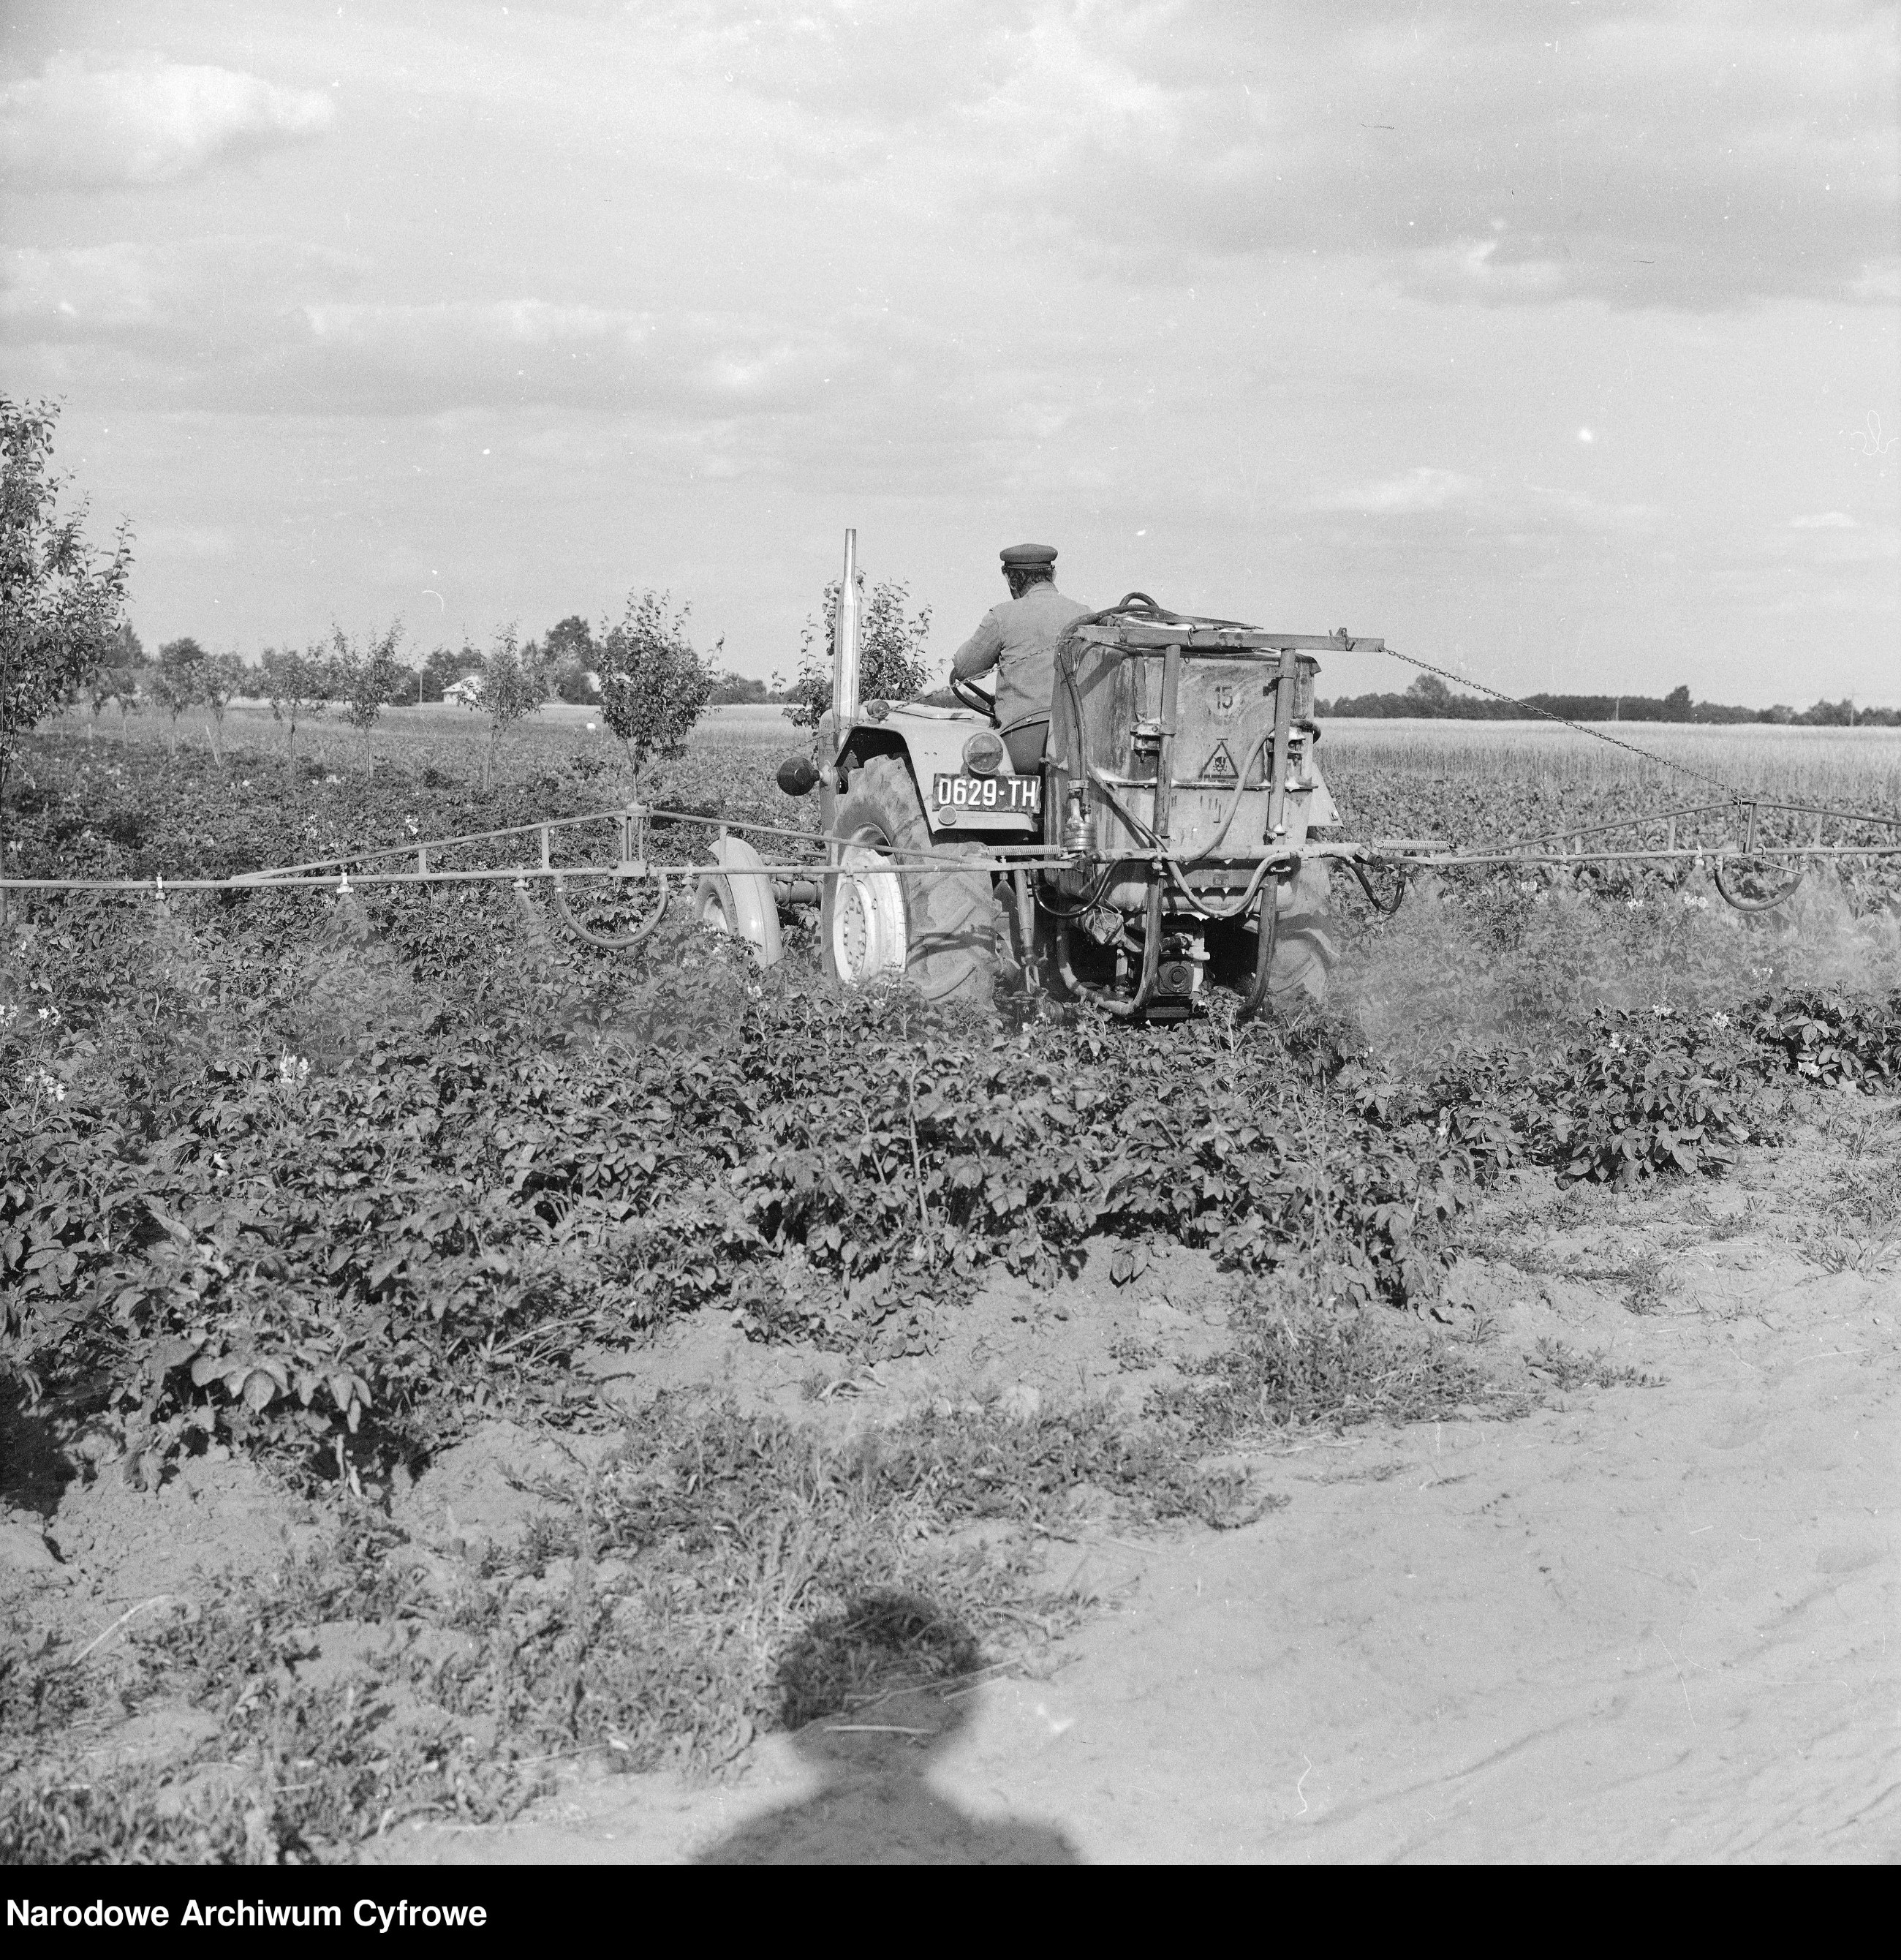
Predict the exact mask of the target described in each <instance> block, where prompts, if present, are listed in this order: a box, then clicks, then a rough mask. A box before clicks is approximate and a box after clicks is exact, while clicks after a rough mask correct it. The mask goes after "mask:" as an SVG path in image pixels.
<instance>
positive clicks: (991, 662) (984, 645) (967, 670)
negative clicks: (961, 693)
mask: <svg viewBox="0 0 1901 1960" xmlns="http://www.w3.org/2000/svg"><path fill="white" fill-rule="evenodd" d="M1002 653H1003V626H1002V625H1001V624H1000V622H999V621H998V619H997V615H996V613H994V612H990V613H985V614H984V618H983V622H982V623H981V625H979V626H978V629H977V631H976V632H974V633H973V634H972V635H971V636H970V638H968V640H966V641H965V642H964V644H962V646H961V647H959V648H958V650H957V651H956V652H955V654H952V656H951V674H952V678H953V679H957V680H974V679H976V678H977V676H978V675H979V674H987V673H989V672H990V669H991V668H992V667H995V666H996V664H997V660H998V658H999V657H1000V655H1001V654H1002Z"/></svg>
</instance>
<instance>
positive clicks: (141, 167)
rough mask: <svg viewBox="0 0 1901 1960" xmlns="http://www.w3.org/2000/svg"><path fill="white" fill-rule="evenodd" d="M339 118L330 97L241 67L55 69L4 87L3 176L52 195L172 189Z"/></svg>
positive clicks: (0, 98)
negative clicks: (127, 187) (248, 72)
mask: <svg viewBox="0 0 1901 1960" xmlns="http://www.w3.org/2000/svg"><path fill="white" fill-rule="evenodd" d="M334 116H335V106H334V104H333V103H332V101H331V100H330V98H329V96H327V95H325V94H319V93H318V92H316V91H312V90H309V89H294V88H279V87H276V86H275V84H272V83H271V82H268V81H262V80H261V79H260V78H259V77H257V76H256V75H243V74H240V73H239V72H237V71H236V70H234V69H231V68H206V67H191V66H186V65H180V64H178V63H176V62H165V63H161V64H156V65H153V66H151V67H149V68H94V69H88V68H80V67H78V66H76V65H72V64H71V63H69V62H50V63H49V64H48V65H47V67H46V71H45V72H44V73H43V74H42V75H40V76H39V77H38V78H37V79H34V80H31V81H15V82H11V83H9V84H7V85H6V86H5V87H0V170H5V172H6V173H7V175H8V177H9V178H11V180H12V181H13V182H14V183H15V184H17V185H36V186H45V187H48V188H64V189H97V188H101V187H105V186H117V185H126V184H135V185H136V184H160V183H170V182H172V181H173V180H175V179H176V178H179V177H189V176H190V175H192V174H193V173H196V172H198V171H200V170H207V169H209V168H210V167H211V166H212V165H213V164H215V163H217V162H218V161H221V159H224V158H227V157H242V156H254V155H257V154H261V153H262V152H263V151H267V150H273V149H277V148H281V147H283V146H284V145H287V144H291V143H298V142H307V141H308V140H310V138H313V137H316V136H320V135H323V132H325V131H326V129H329V126H330V125H331V122H332V119H334Z"/></svg>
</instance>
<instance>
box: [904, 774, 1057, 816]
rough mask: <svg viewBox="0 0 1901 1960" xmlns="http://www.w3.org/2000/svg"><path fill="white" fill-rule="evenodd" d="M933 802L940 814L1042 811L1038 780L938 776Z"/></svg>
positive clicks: (1039, 781)
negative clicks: (957, 811)
mask: <svg viewBox="0 0 1901 1960" xmlns="http://www.w3.org/2000/svg"><path fill="white" fill-rule="evenodd" d="M931 797H932V800H933V801H934V802H935V803H936V805H937V807H938V808H939V810H1001V811H1003V813H1005V814H1006V815H1008V816H1035V815H1036V813H1038V810H1041V808H1042V807H1043V778H1041V776H937V777H934V778H933V779H932V788H931Z"/></svg>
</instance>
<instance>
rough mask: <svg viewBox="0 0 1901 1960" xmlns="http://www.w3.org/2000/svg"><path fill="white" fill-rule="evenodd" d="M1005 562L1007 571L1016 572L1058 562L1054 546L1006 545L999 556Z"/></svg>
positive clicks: (1004, 567) (1004, 565)
mask: <svg viewBox="0 0 1901 1960" xmlns="http://www.w3.org/2000/svg"><path fill="white" fill-rule="evenodd" d="M998 555H999V556H1000V557H1001V558H1002V559H1003V569H1004V570H1005V571H1019V570H1021V569H1022V568H1024V567H1025V566H1028V565H1054V564H1055V562H1056V547H1055V546H1054V545H1006V546H1005V547H1004V549H1003V551H1002V552H1000V553H999V554H998Z"/></svg>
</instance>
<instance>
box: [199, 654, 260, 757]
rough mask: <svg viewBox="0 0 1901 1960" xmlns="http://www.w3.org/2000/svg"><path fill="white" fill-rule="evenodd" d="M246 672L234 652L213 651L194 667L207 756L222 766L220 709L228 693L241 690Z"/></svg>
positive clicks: (229, 701) (222, 730)
mask: <svg viewBox="0 0 1901 1960" xmlns="http://www.w3.org/2000/svg"><path fill="white" fill-rule="evenodd" d="M249 678H250V676H248V675H247V674H246V672H245V668H244V663H243V660H240V658H239V657H238V656H237V654H212V655H211V657H209V658H208V660H206V661H205V664H204V665H203V666H202V667H200V668H199V671H198V702H199V706H200V707H201V708H203V709H204V711H205V740H207V741H208V742H209V743H211V760H212V761H213V762H215V763H216V764H217V765H218V767H219V768H224V742H223V739H222V738H223V736H224V711H225V709H226V708H228V707H230V705H231V697H232V695H234V694H237V693H240V692H242V691H243V687H244V686H245V683H246V681H247V680H248V679H249Z"/></svg>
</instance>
